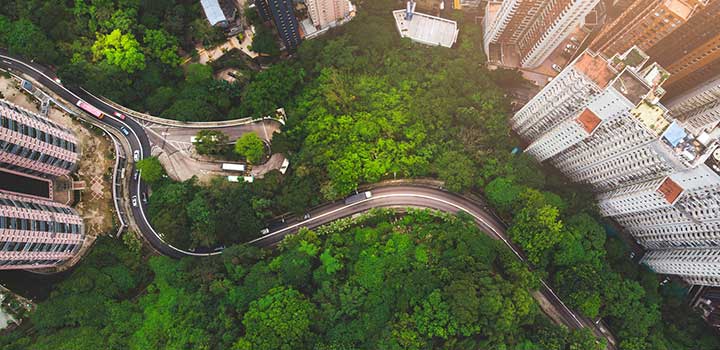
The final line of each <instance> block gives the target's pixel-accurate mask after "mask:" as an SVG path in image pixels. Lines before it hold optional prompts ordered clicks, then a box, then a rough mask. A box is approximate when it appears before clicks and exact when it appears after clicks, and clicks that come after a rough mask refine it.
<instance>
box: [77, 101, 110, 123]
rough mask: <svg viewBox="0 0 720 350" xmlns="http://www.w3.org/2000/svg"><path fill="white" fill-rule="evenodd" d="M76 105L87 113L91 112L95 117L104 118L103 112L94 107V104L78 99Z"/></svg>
mask: <svg viewBox="0 0 720 350" xmlns="http://www.w3.org/2000/svg"><path fill="white" fill-rule="evenodd" d="M76 105H77V106H78V107H80V108H81V109H82V110H83V111H85V112H88V113H89V114H92V115H93V116H94V117H95V118H98V119H102V118H105V114H103V112H101V111H100V110H99V109H97V108H95V106H93V105H91V104H89V103H87V102H85V101H83V100H78V101H77V103H76Z"/></svg>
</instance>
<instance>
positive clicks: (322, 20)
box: [305, 0, 352, 29]
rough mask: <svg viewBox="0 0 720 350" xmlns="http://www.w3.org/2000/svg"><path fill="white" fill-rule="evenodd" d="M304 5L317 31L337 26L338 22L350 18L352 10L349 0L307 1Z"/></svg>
mask: <svg viewBox="0 0 720 350" xmlns="http://www.w3.org/2000/svg"><path fill="white" fill-rule="evenodd" d="M305 4H306V5H307V8H308V13H309V14H310V19H311V20H312V23H313V25H315V26H316V27H318V28H319V29H324V28H328V27H333V26H335V25H337V22H338V21H340V20H342V19H344V18H347V17H348V16H350V11H351V9H352V5H351V4H350V1H349V0H307V1H305Z"/></svg>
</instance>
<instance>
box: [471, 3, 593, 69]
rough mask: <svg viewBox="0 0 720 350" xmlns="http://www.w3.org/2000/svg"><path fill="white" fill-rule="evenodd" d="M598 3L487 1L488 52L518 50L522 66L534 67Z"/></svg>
mask: <svg viewBox="0 0 720 350" xmlns="http://www.w3.org/2000/svg"><path fill="white" fill-rule="evenodd" d="M598 2H599V0H539V1H529V0H506V1H503V2H494V1H491V2H488V4H487V8H486V11H485V13H486V15H485V18H484V23H483V24H484V25H483V31H484V32H483V39H484V43H485V44H484V45H485V53H486V54H487V56H488V57H493V56H494V55H492V54H491V53H490V49H491V47H498V48H499V50H516V51H517V53H518V54H519V56H520V65H521V66H522V67H524V68H534V67H537V66H539V65H540V64H542V62H543V61H544V60H545V59H546V58H547V57H548V56H550V54H551V53H552V52H553V50H555V48H557V47H558V45H560V43H561V42H562V41H563V40H565V38H566V37H567V36H568V35H569V34H570V33H571V32H572V31H573V30H575V29H576V28H577V27H578V26H579V25H582V24H583V23H584V19H585V16H586V15H587V14H588V13H589V12H590V11H591V10H592V9H593V8H594V7H595V6H596V5H597V3H598Z"/></svg>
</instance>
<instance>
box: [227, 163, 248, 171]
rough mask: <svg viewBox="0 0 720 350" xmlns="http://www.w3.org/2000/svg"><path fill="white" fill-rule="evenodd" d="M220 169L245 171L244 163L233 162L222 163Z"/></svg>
mask: <svg viewBox="0 0 720 350" xmlns="http://www.w3.org/2000/svg"><path fill="white" fill-rule="evenodd" d="M222 170H230V171H245V165H243V164H233V163H223V165H222Z"/></svg>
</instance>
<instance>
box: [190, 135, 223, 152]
mask: <svg viewBox="0 0 720 350" xmlns="http://www.w3.org/2000/svg"><path fill="white" fill-rule="evenodd" d="M229 142H230V140H229V138H228V136H227V135H225V133H223V132H222V131H217V130H200V131H198V133H197V134H196V135H195V142H194V143H193V145H194V146H195V150H196V151H197V152H198V153H200V154H222V153H225V152H226V151H227V150H228V148H229V146H228V143H229Z"/></svg>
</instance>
